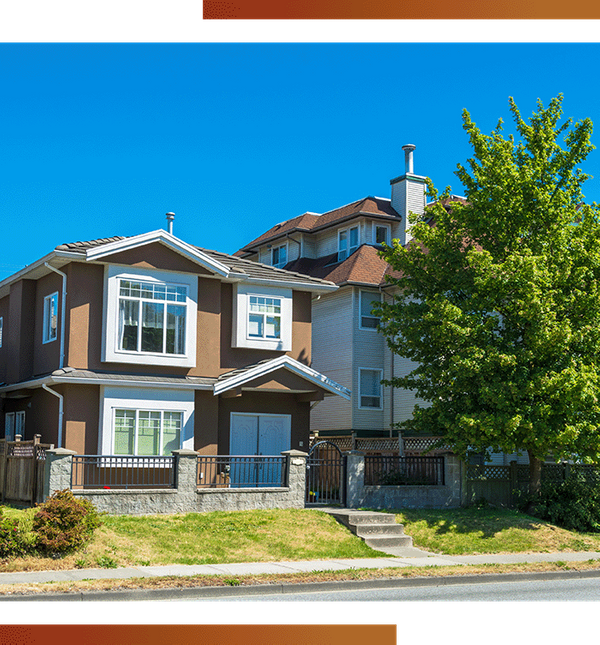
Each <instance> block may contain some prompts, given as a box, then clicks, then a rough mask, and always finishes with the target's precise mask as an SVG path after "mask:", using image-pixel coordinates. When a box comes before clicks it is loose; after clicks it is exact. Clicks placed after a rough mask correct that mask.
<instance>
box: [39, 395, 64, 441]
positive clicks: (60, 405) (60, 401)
mask: <svg viewBox="0 0 600 645" xmlns="http://www.w3.org/2000/svg"><path fill="white" fill-rule="evenodd" d="M42 387H43V388H44V390H46V392H50V394H54V396H55V397H56V398H57V399H58V441H57V444H58V445H57V446H56V447H57V448H62V427H63V416H64V407H63V398H64V397H63V395H62V394H59V393H58V392H57V391H56V390H53V389H52V388H51V387H48V386H47V385H46V384H45V383H42Z"/></svg>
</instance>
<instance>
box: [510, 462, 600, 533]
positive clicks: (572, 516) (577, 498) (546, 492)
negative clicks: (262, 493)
mask: <svg viewBox="0 0 600 645" xmlns="http://www.w3.org/2000/svg"><path fill="white" fill-rule="evenodd" d="M531 501H533V502H534V511H533V514H534V515H535V516H536V517H539V518H540V519H542V520H547V521H549V522H552V524H556V525H557V526H561V527H562V528H565V529H569V530H572V531H581V532H595V533H599V532H600V485H597V484H595V485H594V484H586V483H585V482H582V481H580V480H579V479H578V478H577V476H576V475H573V476H571V477H569V478H568V479H567V480H565V481H564V482H560V483H556V482H542V491H541V495H540V497H539V499H535V500H532V498H531V497H530V496H522V497H521V500H519V502H520V503H519V507H520V508H521V509H522V510H523V509H525V508H527V505H528V503H529V502H531Z"/></svg>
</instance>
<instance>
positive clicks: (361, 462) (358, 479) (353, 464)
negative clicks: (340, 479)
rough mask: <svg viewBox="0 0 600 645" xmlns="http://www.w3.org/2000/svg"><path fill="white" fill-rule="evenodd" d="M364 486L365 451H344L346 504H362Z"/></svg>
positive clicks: (353, 506) (353, 505) (354, 505)
mask: <svg viewBox="0 0 600 645" xmlns="http://www.w3.org/2000/svg"><path fill="white" fill-rule="evenodd" d="M364 488H365V453H364V452H360V450H350V451H349V452H347V453H346V506H347V507H348V508H358V507H359V506H361V505H362V501H363V499H364V496H365V495H364Z"/></svg>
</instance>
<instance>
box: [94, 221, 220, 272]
mask: <svg viewBox="0 0 600 645" xmlns="http://www.w3.org/2000/svg"><path fill="white" fill-rule="evenodd" d="M154 242H160V243H161V244H164V245H165V246H166V247H168V248H170V249H172V250H173V251H175V252H176V253H179V254H180V255H182V256H183V257H185V258H187V259H188V260H191V261H192V262H195V263H196V264H199V265H200V266H202V267H204V268H205V269H208V270H209V271H212V272H213V273H216V274H218V275H219V276H221V277H226V276H228V275H229V267H227V266H225V265H224V264H221V263H220V262H217V260H213V259H212V258H211V257H209V256H208V255H206V253H204V252H202V251H200V250H199V249H197V248H196V247H194V246H192V245H191V244H188V243H187V242H184V241H183V240H180V239H179V238H178V237H175V236H174V235H171V233H169V232H168V231H163V230H161V229H159V230H157V231H150V232H149V233H142V234H141V235H135V236H133V237H126V238H125V239H124V240H117V241H116V242H110V243H109V244H103V245H102V246H97V247H95V248H91V249H88V250H87V251H86V258H87V259H88V260H90V261H92V260H100V259H101V258H104V257H106V256H107V255H112V254H113V253H120V252H122V251H128V250H129V249H133V248H136V247H138V246H144V245H146V244H152V243H154Z"/></svg>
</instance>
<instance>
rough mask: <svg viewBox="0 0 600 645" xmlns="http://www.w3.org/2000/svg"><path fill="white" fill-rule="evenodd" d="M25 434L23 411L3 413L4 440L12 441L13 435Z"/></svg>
mask: <svg viewBox="0 0 600 645" xmlns="http://www.w3.org/2000/svg"><path fill="white" fill-rule="evenodd" d="M18 434H20V435H21V436H23V435H24V434H25V411H24V410H21V411H20V412H7V413H6V414H5V415H4V438H5V439H6V441H14V440H15V436H16V435H18Z"/></svg>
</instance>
